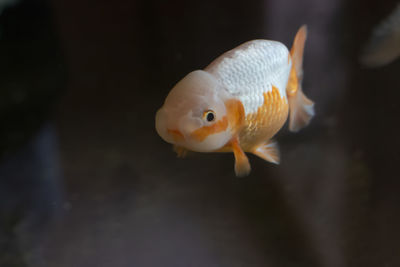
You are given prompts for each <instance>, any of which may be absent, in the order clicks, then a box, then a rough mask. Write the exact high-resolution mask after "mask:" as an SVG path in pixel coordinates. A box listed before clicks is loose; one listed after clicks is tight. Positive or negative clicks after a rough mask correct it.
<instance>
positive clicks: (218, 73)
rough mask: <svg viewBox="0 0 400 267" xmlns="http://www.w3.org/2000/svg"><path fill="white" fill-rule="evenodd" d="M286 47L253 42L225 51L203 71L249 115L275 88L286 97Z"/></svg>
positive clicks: (266, 42)
mask: <svg viewBox="0 0 400 267" xmlns="http://www.w3.org/2000/svg"><path fill="white" fill-rule="evenodd" d="M288 59H289V51H288V49H287V48H286V46H285V45H283V44H282V43H279V42H276V41H269V40H254V41H250V42H247V43H244V44H243V45H241V46H239V47H237V48H235V49H233V50H231V51H228V52H226V53H225V54H223V55H221V56H220V57H219V58H217V59H216V60H215V61H214V62H213V63H211V64H210V66H209V67H207V68H206V69H205V70H206V71H208V72H209V73H211V74H213V75H214V76H215V77H216V78H217V79H218V81H219V82H220V83H221V84H222V85H223V86H224V88H225V89H226V90H227V91H228V92H229V94H231V95H232V96H235V97H237V99H239V100H240V101H241V102H242V103H243V106H244V109H245V114H246V115H248V114H251V113H254V112H256V111H257V109H258V108H259V107H260V106H261V105H262V104H263V102H264V97H263V93H266V92H269V91H271V90H272V85H274V86H275V87H276V88H278V90H279V93H280V95H281V97H285V98H286V84H287V81H288V78H289V73H290V68H291V62H290V60H288Z"/></svg>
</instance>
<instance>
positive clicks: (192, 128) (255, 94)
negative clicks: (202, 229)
mask: <svg viewBox="0 0 400 267" xmlns="http://www.w3.org/2000/svg"><path fill="white" fill-rule="evenodd" d="M306 36H307V28H306V26H302V27H301V28H300V29H299V31H298V32H297V34H296V37H295V39H294V43H293V47H292V49H291V51H290V53H289V51H288V49H287V48H286V46H285V45H283V44H282V43H280V42H276V41H270V40H253V41H249V42H246V43H244V44H242V45H240V46H238V47H237V48H235V49H233V50H230V51H228V52H226V53H224V54H223V55H221V56H220V57H218V58H217V59H216V60H214V61H213V62H212V63H211V64H210V65H209V66H208V67H206V68H205V69H204V70H196V71H193V72H191V73H189V74H188V75H187V76H186V77H184V78H183V79H182V80H181V81H180V82H178V83H177V84H176V85H175V87H174V88H173V89H172V90H171V91H170V93H169V94H168V96H167V98H166V100H165V103H164V105H163V106H162V107H161V108H160V109H159V110H158V112H157V114H156V130H157V132H158V134H159V135H160V136H161V138H163V139H164V140H165V141H166V142H168V143H171V144H173V145H174V148H175V151H176V152H177V153H178V156H184V155H185V154H186V151H187V150H192V151H197V152H233V153H234V156H235V172H236V175H237V176H245V175H247V174H249V172H250V164H249V160H248V158H247V156H246V154H245V152H249V153H253V154H255V155H257V156H259V157H261V158H263V159H264V160H266V161H269V162H272V163H275V164H279V161H280V159H279V150H278V147H277V145H276V143H275V142H273V141H271V138H272V137H273V136H274V135H275V134H276V133H277V132H278V131H279V130H280V129H281V128H282V126H283V125H284V123H285V122H286V120H287V118H288V115H289V113H290V121H289V130H291V131H293V132H296V131H298V130H300V129H301V128H303V127H304V126H306V125H307V124H308V123H309V121H310V119H311V118H312V117H313V115H314V107H313V106H314V104H313V102H312V101H311V100H309V99H308V98H307V97H306V96H305V95H304V94H303V92H302V89H301V81H302V76H303V70H302V62H303V50H304V43H305V40H306Z"/></svg>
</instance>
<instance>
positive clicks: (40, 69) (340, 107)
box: [0, 0, 400, 267]
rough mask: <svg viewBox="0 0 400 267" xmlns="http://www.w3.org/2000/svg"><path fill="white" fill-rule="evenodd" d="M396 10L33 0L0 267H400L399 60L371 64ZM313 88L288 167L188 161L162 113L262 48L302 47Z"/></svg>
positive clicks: (17, 91)
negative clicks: (183, 92) (245, 53)
mask: <svg viewBox="0 0 400 267" xmlns="http://www.w3.org/2000/svg"><path fill="white" fill-rule="evenodd" d="M395 6H396V1H386V2H383V1H380V2H365V1H359V0H355V1H352V2H351V3H348V2H346V1H340V0H330V1H328V0H324V1H320V0H319V1H313V0H306V1H301V3H300V2H298V1H289V0H285V1H281V0H279V1H278V0H270V1H254V2H243V1H227V0H223V1H219V2H215V1H211V0H206V1H178V0H174V1H169V2H168V3H167V2H163V1H123V0H121V1H118V2H113V3H111V2H110V1H66V0H65V1H64V0H59V1H56V2H54V3H48V2H46V1H39V0H36V1H33V0H32V1H22V2H20V3H19V4H14V5H13V6H11V7H8V8H4V9H3V12H2V14H1V15H0V47H1V52H0V53H1V55H2V56H1V57H0V58H2V60H1V61H0V69H1V73H3V75H1V76H0V86H1V87H0V88H1V89H0V92H1V93H0V94H1V97H0V119H1V124H2V127H0V135H1V139H2V141H1V142H0V144H1V146H0V147H1V151H0V152H1V160H0V200H1V202H0V218H1V224H0V227H1V228H0V266H116V267H120V266H144V267H147V266H150V267H153V266H174V267H175V266H222V267H225V266H229V267H232V266H233V267H235V266H251V267H258V266H327V267H330V266H332V267H341V266H400V245H399V244H398V240H399V239H400V231H399V230H398V225H399V223H400V213H399V212H398V203H399V201H400V194H399V188H400V187H399V186H400V182H399V179H398V174H397V166H398V163H399V162H400V154H399V152H398V151H400V150H399V148H400V142H399V139H398V137H397V135H398V131H397V129H398V126H397V124H396V122H397V121H398V118H397V116H398V114H400V113H399V111H400V110H399V109H400V106H399V105H398V98H397V96H398V95H399V90H398V88H399V85H400V81H399V75H398V72H399V69H400V61H395V62H393V63H391V64H390V65H387V66H385V67H382V68H377V69H366V68H363V67H362V66H361V65H360V64H359V61H358V59H359V55H360V53H361V50H362V47H363V46H364V44H365V42H366V40H367V39H368V36H369V34H370V32H371V29H372V28H373V27H374V25H376V24H377V23H378V22H380V21H381V20H382V19H383V18H384V17H385V16H386V15H388V14H389V13H390V12H391V10H393V8H394V7H395ZM303 23H306V24H307V25H308V29H309V38H308V40H307V43H306V52H305V62H304V64H305V66H304V67H305V77H304V86H303V87H304V91H305V93H306V94H307V96H309V97H310V98H311V99H312V100H314V101H315V103H316V113H317V115H316V117H315V119H314V120H313V121H312V122H311V125H310V126H309V127H308V128H306V129H304V130H303V131H301V132H299V133H296V134H293V133H290V132H289V131H288V130H287V126H286V127H284V129H283V130H282V131H281V132H280V134H279V135H278V137H277V140H278V142H279V144H280V147H281V154H282V162H281V164H280V165H279V166H275V165H272V164H269V163H266V162H264V161H262V160H261V159H259V158H256V157H254V156H249V159H250V162H251V165H252V169H253V170H252V173H251V175H250V176H249V177H246V178H242V179H238V178H236V177H235V175H234V171H233V155H230V154H195V153H193V154H192V155H190V156H189V157H188V158H186V159H177V158H176V157H175V155H174V153H173V151H172V148H171V147H170V145H168V144H166V143H164V142H163V141H162V140H161V138H160V137H159V136H157V134H156V132H155V129H154V115H155V112H156V110H157V108H159V107H160V106H161V104H162V102H163V101H164V98H165V96H166V94H167V93H168V91H169V90H170V89H171V88H172V86H173V85H174V84H175V83H176V82H177V81H178V80H179V79H181V78H182V77H183V76H184V75H186V74H187V73H188V72H190V71H192V70H194V69H200V68H204V67H205V66H206V65H207V64H208V63H210V62H211V61H212V60H213V59H214V58H215V57H217V56H218V55H220V54H221V53H223V52H225V51H227V50H229V49H231V48H233V47H235V46H237V45H239V44H241V43H243V42H245V41H248V40H251V39H256V38H266V39H273V40H278V41H281V42H283V43H285V44H286V45H287V46H289V47H290V46H291V42H292V39H293V37H294V34H295V32H296V30H297V29H298V27H299V26H300V25H301V24H303Z"/></svg>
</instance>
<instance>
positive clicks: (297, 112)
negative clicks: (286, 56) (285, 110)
mask: <svg viewBox="0 0 400 267" xmlns="http://www.w3.org/2000/svg"><path fill="white" fill-rule="evenodd" d="M306 38H307V27H306V25H303V26H301V27H300V29H299V31H298V32H297V34H296V37H295V38H294V42H293V46H292V49H291V50H290V55H291V57H292V69H291V71H290V76H289V82H288V86H287V89H286V91H287V95H288V100H289V110H290V118H289V130H290V131H292V132H297V131H299V130H300V129H301V128H303V127H305V126H307V125H308V123H309V122H310V120H311V118H312V117H313V116H314V103H313V102H312V101H311V100H310V99H308V98H307V97H306V96H305V95H304V93H303V90H302V88H301V82H302V80H303V51H304V43H305V41H306Z"/></svg>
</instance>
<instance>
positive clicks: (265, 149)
mask: <svg viewBox="0 0 400 267" xmlns="http://www.w3.org/2000/svg"><path fill="white" fill-rule="evenodd" d="M251 153H253V154H254V155H256V156H259V157H260V158H262V159H264V160H266V161H268V162H271V163H274V164H279V162H280V153H279V148H278V144H277V143H276V142H271V141H270V142H267V143H265V144H261V145H259V146H257V147H255V148H254V149H253V150H252V151H251Z"/></svg>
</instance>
